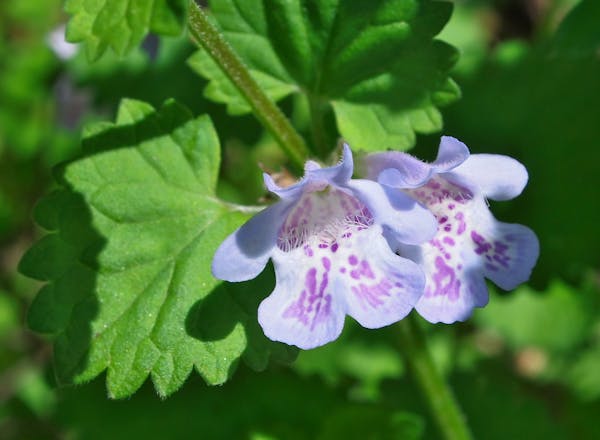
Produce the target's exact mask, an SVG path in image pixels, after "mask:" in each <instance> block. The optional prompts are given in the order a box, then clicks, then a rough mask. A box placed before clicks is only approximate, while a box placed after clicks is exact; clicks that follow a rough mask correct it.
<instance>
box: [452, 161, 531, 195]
mask: <svg viewBox="0 0 600 440" xmlns="http://www.w3.org/2000/svg"><path fill="white" fill-rule="evenodd" d="M448 177H449V178H450V179H452V177H454V179H452V180H457V179H456V178H457V177H458V179H459V180H463V179H465V178H466V179H468V182H470V184H471V185H475V186H477V187H478V189H479V190H480V191H481V192H482V194H483V195H484V196H485V197H487V198H490V199H492V200H510V199H512V198H514V197H517V196H518V195H519V194H521V192H522V191H523V188H525V185H527V180H528V175H527V170H526V169H525V167H524V166H523V165H522V164H521V163H520V162H519V161H517V160H515V159H513V158H512V157H508V156H502V155H499V154H474V155H472V156H471V157H469V159H467V160H466V161H465V162H464V163H463V164H461V165H460V166H458V167H457V168H455V169H454V170H453V171H452V172H451V173H450V175H449V176H448ZM461 178H462V179H461Z"/></svg>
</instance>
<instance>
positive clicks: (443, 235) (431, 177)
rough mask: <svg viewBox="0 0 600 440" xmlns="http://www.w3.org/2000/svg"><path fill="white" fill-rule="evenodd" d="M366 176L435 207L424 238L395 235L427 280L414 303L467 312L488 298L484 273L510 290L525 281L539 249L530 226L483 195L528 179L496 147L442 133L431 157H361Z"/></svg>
mask: <svg viewBox="0 0 600 440" xmlns="http://www.w3.org/2000/svg"><path fill="white" fill-rule="evenodd" d="M365 162H366V166H367V173H368V176H369V177H370V178H372V179H377V180H378V182H380V183H381V184H383V185H385V186H388V187H391V188H396V189H400V190H401V191H398V192H404V193H406V194H409V195H411V196H412V197H414V198H415V199H416V200H418V201H419V202H420V203H422V204H423V205H424V206H426V207H427V208H428V209H430V210H431V212H432V213H433V214H434V215H435V217H436V219H437V222H438V231H437V234H436V235H435V237H434V238H433V239H431V240H429V241H428V242H427V243H425V244H422V245H418V246H411V245H406V244H403V243H398V245H397V246H396V248H397V250H398V252H399V254H401V255H404V256H406V257H408V258H411V259H412V260H413V261H416V262H417V263H419V264H420V265H421V267H422V268H423V270H424V271H425V274H426V277H427V280H426V286H425V293H424V295H423V296H422V297H421V299H420V300H419V302H418V303H417V305H416V309H417V311H418V312H419V313H420V314H421V315H422V316H423V317H424V318H425V319H427V320H428V321H430V322H444V323H452V322H455V321H463V320H465V319H466V318H468V317H469V316H470V315H471V313H472V311H473V308H474V307H483V306H485V305H486V304H487V302H488V291H487V287H486V284H485V280H484V277H486V278H489V279H490V280H492V281H493V282H494V283H495V284H496V285H498V286H499V287H501V288H503V289H505V290H509V289H513V288H515V287H516V286H517V285H519V284H521V283H522V282H524V281H526V280H527V279H528V278H529V276H530V274H531V270H532V269H533V266H534V265H535V263H536V260H537V258H538V254H539V243H538V240H537V237H536V236H535V234H534V233H533V231H531V230H530V229H529V228H527V227H525V226H522V225H518V224H508V223H502V222H499V221H497V220H496V219H495V218H494V217H493V215H492V214H491V212H490V211H489V208H488V205H487V202H486V198H488V199H492V200H509V199H512V198H514V197H516V196H518V195H519V194H520V193H521V191H523V188H524V187H525V185H526V184H527V179H528V176H527V170H526V169H525V167H524V166H523V165H521V163H519V162H518V161H516V160H514V159H512V158H510V157H507V156H501V155H494V154H474V155H469V149H468V148H467V147H466V145H465V144H463V143H462V142H460V141H458V140H457V139H454V138H452V137H449V136H444V137H442V140H441V143H440V147H439V151H438V156H437V159H436V160H435V162H433V163H431V164H427V163H424V162H421V161H420V160H418V159H416V158H414V157H412V156H410V155H408V154H406V153H400V152H387V153H380V154H372V155H369V156H367V157H366V158H365Z"/></svg>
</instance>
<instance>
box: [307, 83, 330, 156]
mask: <svg viewBox="0 0 600 440" xmlns="http://www.w3.org/2000/svg"><path fill="white" fill-rule="evenodd" d="M308 105H309V110H310V130H311V132H312V138H313V143H314V146H315V150H316V152H317V154H318V155H319V156H320V157H321V159H325V155H326V154H327V153H328V148H327V137H326V135H325V115H324V111H323V110H324V105H323V103H322V102H321V101H320V99H319V98H318V97H314V96H311V95H310V94H309V95H308Z"/></svg>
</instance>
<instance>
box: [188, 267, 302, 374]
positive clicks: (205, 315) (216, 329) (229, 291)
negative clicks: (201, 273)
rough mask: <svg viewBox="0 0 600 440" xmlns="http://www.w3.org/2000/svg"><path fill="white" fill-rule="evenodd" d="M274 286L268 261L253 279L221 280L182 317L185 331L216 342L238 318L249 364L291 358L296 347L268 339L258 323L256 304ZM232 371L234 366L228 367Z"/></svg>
mask: <svg viewBox="0 0 600 440" xmlns="http://www.w3.org/2000/svg"><path fill="white" fill-rule="evenodd" d="M274 288H275V277H274V274H273V268H272V265H271V264H269V265H268V266H267V268H266V269H265V270H264V271H263V272H262V273H261V274H260V275H259V276H258V277H256V278H255V279H253V280H250V281H246V282H242V283H228V282H223V283H221V284H219V285H218V286H217V287H216V288H215V289H213V290H212V292H210V293H209V294H208V295H207V296H206V297H205V298H204V299H201V300H199V301H197V302H196V303H195V304H194V306H193V307H192V308H191V309H190V311H189V313H188V315H187V318H186V321H185V328H186V332H187V333H188V334H189V335H190V336H192V337H194V338H196V339H198V340H200V341H204V342H215V341H219V340H221V339H224V338H225V337H227V336H228V335H229V334H230V333H231V332H232V331H233V329H234V327H235V326H236V325H237V324H238V323H240V322H241V323H243V324H244V329H245V333H246V338H247V341H248V345H247V347H246V350H245V351H244V353H243V354H242V358H243V359H244V361H245V362H246V363H247V364H248V365H249V366H250V367H251V368H253V369H255V370H262V369H264V368H266V366H267V362H268V360H269V358H270V357H271V358H273V360H278V361H281V362H291V361H292V360H294V359H295V357H296V356H297V354H298V349H297V348H295V347H291V346H289V345H287V344H282V343H279V342H273V341H271V340H269V339H267V337H266V336H265V335H264V333H263V331H262V329H261V327H260V325H259V324H258V318H257V310H258V306H259V304H260V302H261V301H262V300H263V299H264V298H266V297H267V296H269V295H270V294H271V292H272V291H273V289H274ZM224 309H227V310H237V313H235V314H230V315H224V314H223V310H224ZM234 369H235V366H234ZM232 373H233V369H232V371H230V374H232Z"/></svg>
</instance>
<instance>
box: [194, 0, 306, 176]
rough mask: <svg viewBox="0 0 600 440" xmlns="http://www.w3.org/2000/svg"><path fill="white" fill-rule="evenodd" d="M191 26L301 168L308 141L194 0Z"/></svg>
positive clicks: (195, 36)
mask: <svg viewBox="0 0 600 440" xmlns="http://www.w3.org/2000/svg"><path fill="white" fill-rule="evenodd" d="M189 28H190V32H191V35H192V37H193V39H194V40H195V42H196V43H197V44H199V45H200V46H202V48H203V49H204V50H206V52H208V54H209V55H210V56H211V57H212V58H213V59H214V60H215V62H216V63H217V64H218V65H219V67H220V68H221V69H222V70H223V72H224V73H225V75H227V77H228V78H229V79H230V80H231V82H232V83H233V84H235V86H236V87H237V88H238V90H239V91H240V93H241V94H242V95H243V96H244V98H246V100H247V101H248V103H249V104H250V106H251V107H252V110H253V111H254V114H255V115H256V117H257V118H258V119H259V121H260V122H261V123H262V124H263V125H264V126H265V128H266V129H267V130H268V131H269V132H270V133H271V135H272V136H273V137H274V138H275V140H276V141H277V143H278V144H279V145H280V146H281V148H282V149H283V151H285V153H286V154H287V155H288V157H289V158H290V160H291V161H292V162H293V163H294V165H296V166H298V167H300V169H301V168H302V166H303V165H304V161H305V160H306V158H307V157H308V149H307V147H306V144H305V143H304V140H303V139H302V137H301V136H300V135H299V134H298V132H297V131H296V130H295V129H294V127H293V126H292V124H291V123H290V121H289V120H288V119H287V118H286V116H285V115H284V114H283V113H282V111H281V110H280V109H279V107H277V106H276V105H275V103H274V102H273V101H272V100H271V99H270V98H269V97H268V96H267V95H266V94H265V93H264V92H263V91H262V89H261V88H260V86H259V85H258V84H257V83H256V81H255V80H254V78H252V76H250V73H249V71H248V68H247V67H246V66H245V65H244V63H243V62H242V60H241V59H240V57H239V56H238V55H237V54H236V53H235V52H234V51H233V49H232V48H231V46H230V45H229V43H227V41H225V39H224V38H223V35H222V34H221V33H220V32H219V30H218V29H217V28H216V27H215V26H214V25H213V24H212V23H211V22H210V20H209V19H208V17H207V15H206V13H205V12H204V11H203V10H202V8H200V7H199V6H198V5H196V3H195V2H194V1H190V7H189Z"/></svg>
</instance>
